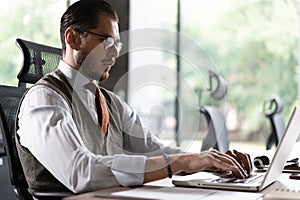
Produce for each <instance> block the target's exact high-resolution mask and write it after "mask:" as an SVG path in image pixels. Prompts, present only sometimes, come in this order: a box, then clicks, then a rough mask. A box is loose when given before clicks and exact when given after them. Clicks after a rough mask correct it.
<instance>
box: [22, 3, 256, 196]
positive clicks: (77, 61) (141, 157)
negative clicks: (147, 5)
mask: <svg viewBox="0 0 300 200" xmlns="http://www.w3.org/2000/svg"><path fill="white" fill-rule="evenodd" d="M60 34H61V42H62V50H63V59H62V61H61V62H60V63H59V66H58V68H57V69H56V70H54V71H53V72H52V73H50V74H48V75H46V76H45V77H43V78H42V79H41V80H40V81H39V82H38V83H37V84H36V85H34V86H33V87H32V88H31V89H30V90H29V91H28V92H27V93H26V95H25V96H24V99H23V101H22V102H21V106H20V109H19V113H18V121H17V125H18V127H17V128H18V129H17V134H18V137H17V138H18V140H17V147H18V152H19V155H20V160H21V162H22V165H23V169H24V173H25V176H26V179H27V182H28V184H29V189H30V190H43V191H44V190H63V191H72V192H74V193H80V192H85V191H91V190H96V189H100V188H108V187H114V186H120V185H122V186H132V185H142V184H143V183H146V182H150V181H154V180H159V179H162V178H166V177H171V176H172V174H175V173H177V172H180V171H185V172H197V171H201V170H218V171H229V172H232V174H233V176H236V177H238V178H245V177H246V176H248V175H249V173H250V172H251V170H252V165H251V162H250V157H249V155H248V154H243V153H240V152H237V151H233V152H231V151H230V152H228V153H226V154H223V153H220V152H218V151H215V150H211V151H206V152H201V153H183V152H181V151H180V150H179V149H177V148H171V147H168V146H164V145H163V144H162V143H161V142H160V141H159V140H158V139H157V138H156V137H155V136H153V135H152V134H151V133H149V132H146V131H145V130H144V129H143V127H142V126H141V124H140V120H139V117H138V116H137V114H136V113H135V112H134V111H133V110H132V109H131V108H130V107H129V106H128V105H127V104H126V103H125V102H124V101H123V100H122V99H120V98H119V97H118V96H116V95H115V94H113V93H112V92H110V91H107V90H105V89H104V88H101V90H100V91H99V89H98V88H97V86H96V84H95V81H104V80H106V79H107V78H108V77H109V71H110V68H111V67H112V66H113V65H114V63H115V61H116V58H117V57H118V56H119V52H120V49H121V47H122V44H121V43H120V36H119V27H118V17H117V14H116V12H115V11H114V10H113V9H112V8H111V6H110V5H109V4H107V3H105V2H103V1H100V0H81V1H78V2H76V3H74V4H73V5H71V6H70V7H69V8H68V9H67V11H66V12H65V13H64V15H63V16H62V18H61V27H60ZM95 93H96V94H97V99H99V98H100V100H97V101H96V103H95ZM98 95H100V97H99V96H98Z"/></svg>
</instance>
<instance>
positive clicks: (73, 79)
mask: <svg viewBox="0 0 300 200" xmlns="http://www.w3.org/2000/svg"><path fill="white" fill-rule="evenodd" d="M58 69H59V70H60V71H61V72H62V73H63V74H64V75H65V76H66V77H67V79H68V81H69V83H70V84H71V85H72V87H73V88H77V89H82V88H83V87H84V85H86V84H88V83H89V82H91V81H90V80H89V79H88V78H87V77H86V76H84V75H83V74H82V73H80V72H79V71H78V70H76V69H74V68H72V67H71V66H69V65H68V64H67V63H65V62H64V61H63V60H61V61H60V62H59V65H58Z"/></svg>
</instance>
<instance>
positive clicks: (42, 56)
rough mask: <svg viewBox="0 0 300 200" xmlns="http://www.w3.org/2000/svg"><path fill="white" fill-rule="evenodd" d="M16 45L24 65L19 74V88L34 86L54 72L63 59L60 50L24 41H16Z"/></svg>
mask: <svg viewBox="0 0 300 200" xmlns="http://www.w3.org/2000/svg"><path fill="white" fill-rule="evenodd" d="M16 45H17V46H18V47H19V48H20V50H21V51H22V54H23V63H22V66H21V70H20V72H19V74H18V76H17V77H18V79H19V83H18V84H19V86H21V87H26V84H28V83H29V84H34V83H36V82H37V81H38V80H39V79H40V78H42V77H43V76H44V75H45V74H47V73H49V72H51V71H53V69H54V68H56V67H57V66H58V63H59V61H60V60H61V58H62V51H61V49H59V48H55V47H51V46H46V45H43V44H38V43H34V42H30V41H26V40H22V39H19V38H18V39H16Z"/></svg>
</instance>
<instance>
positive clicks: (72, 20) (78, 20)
mask: <svg viewBox="0 0 300 200" xmlns="http://www.w3.org/2000/svg"><path fill="white" fill-rule="evenodd" d="M100 15H106V16H109V17H111V18H112V19H114V20H116V21H117V22H118V21H119V19H118V15H117V12H116V11H115V10H114V9H113V8H112V7H111V6H110V5H109V4H108V3H107V2H105V1H102V0H80V1H77V2H75V3H74V4H72V5H71V6H69V7H68V9H67V10H66V12H65V13H64V14H63V16H62V17H61V20H60V39H61V43H62V49H63V51H65V50H66V43H65V37H64V34H65V31H66V29H67V28H68V27H71V28H73V29H77V30H89V29H93V28H96V27H97V25H98V19H99V16H100Z"/></svg>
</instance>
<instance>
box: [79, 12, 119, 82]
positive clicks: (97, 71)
mask: <svg viewBox="0 0 300 200" xmlns="http://www.w3.org/2000/svg"><path fill="white" fill-rule="evenodd" d="M98 24H99V25H98V27H97V28H95V29H90V30H87V31H89V32H86V34H87V36H86V37H82V38H81V45H80V49H79V51H78V54H77V56H76V60H77V64H79V65H80V68H79V71H81V72H82V73H83V74H84V75H86V76H87V77H89V78H91V79H93V80H99V81H104V80H106V79H107V78H108V77H109V71H110V69H111V67H112V66H113V65H114V64H115V61H116V58H117V57H118V56H119V51H118V50H117V48H116V46H115V45H113V46H111V47H109V48H107V49H106V48H105V43H106V41H105V40H104V39H105V38H104V37H102V36H107V37H112V38H113V40H114V41H115V42H117V41H119V40H120V36H119V26H118V23H117V22H116V21H115V20H113V19H111V18H110V17H108V16H106V15H101V16H100V17H99V22H98ZM96 34H99V35H102V36H98V35H96Z"/></svg>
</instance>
